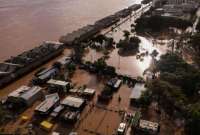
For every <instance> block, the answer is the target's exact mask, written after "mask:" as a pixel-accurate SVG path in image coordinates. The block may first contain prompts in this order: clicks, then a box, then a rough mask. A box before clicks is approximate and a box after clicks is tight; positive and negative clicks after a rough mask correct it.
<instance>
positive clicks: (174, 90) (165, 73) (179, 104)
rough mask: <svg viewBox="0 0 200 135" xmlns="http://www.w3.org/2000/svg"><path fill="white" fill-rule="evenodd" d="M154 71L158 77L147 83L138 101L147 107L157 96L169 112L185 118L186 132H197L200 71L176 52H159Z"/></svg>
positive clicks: (199, 131) (198, 130) (198, 124)
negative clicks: (145, 89) (157, 73)
mask: <svg viewBox="0 0 200 135" xmlns="http://www.w3.org/2000/svg"><path fill="white" fill-rule="evenodd" d="M156 71H157V72H159V73H160V75H159V78H157V79H154V80H152V81H150V82H148V83H147V92H145V93H143V95H142V96H141V98H140V99H139V101H140V103H141V104H142V105H143V107H147V106H148V105H149V104H150V102H151V101H152V100H156V101H157V102H158V103H159V104H160V105H161V106H162V107H163V108H164V109H165V111H166V112H167V113H168V114H170V115H171V116H175V115H176V116H175V117H177V116H178V117H181V118H184V119H185V120H186V125H185V127H186V132H187V134H190V135H196V134H200V100H199V90H200V72H199V71H198V70H197V69H196V68H194V67H193V66H191V65H189V64H187V63H186V62H185V61H184V60H183V59H182V58H181V57H180V56H179V55H177V54H175V53H167V54H165V55H162V56H161V58H160V60H159V61H158V62H157V64H156Z"/></svg>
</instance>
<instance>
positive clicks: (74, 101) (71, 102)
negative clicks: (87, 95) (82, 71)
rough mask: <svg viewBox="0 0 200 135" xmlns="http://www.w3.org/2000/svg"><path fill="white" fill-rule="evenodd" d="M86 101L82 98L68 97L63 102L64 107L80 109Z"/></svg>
mask: <svg viewBox="0 0 200 135" xmlns="http://www.w3.org/2000/svg"><path fill="white" fill-rule="evenodd" d="M84 102H85V100H84V99H82V98H77V97H72V96H67V97H66V98H65V99H64V100H63V101H62V103H61V104H62V105H67V106H69V107H74V108H80V107H81V106H82V105H83V104H84Z"/></svg>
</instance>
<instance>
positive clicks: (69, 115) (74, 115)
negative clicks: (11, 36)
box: [61, 110, 80, 123]
mask: <svg viewBox="0 0 200 135" xmlns="http://www.w3.org/2000/svg"><path fill="white" fill-rule="evenodd" d="M61 118H62V120H64V121H67V122H72V123H73V122H76V121H77V120H78V119H79V118H80V112H79V111H70V110H67V111H65V112H64V113H63V114H62V116H61Z"/></svg>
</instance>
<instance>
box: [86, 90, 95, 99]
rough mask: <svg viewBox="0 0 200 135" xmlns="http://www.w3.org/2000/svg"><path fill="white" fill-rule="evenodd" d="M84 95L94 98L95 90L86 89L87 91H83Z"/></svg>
mask: <svg viewBox="0 0 200 135" xmlns="http://www.w3.org/2000/svg"><path fill="white" fill-rule="evenodd" d="M83 95H84V96H89V97H92V96H94V95H95V89H89V88H85V89H84V90H83Z"/></svg>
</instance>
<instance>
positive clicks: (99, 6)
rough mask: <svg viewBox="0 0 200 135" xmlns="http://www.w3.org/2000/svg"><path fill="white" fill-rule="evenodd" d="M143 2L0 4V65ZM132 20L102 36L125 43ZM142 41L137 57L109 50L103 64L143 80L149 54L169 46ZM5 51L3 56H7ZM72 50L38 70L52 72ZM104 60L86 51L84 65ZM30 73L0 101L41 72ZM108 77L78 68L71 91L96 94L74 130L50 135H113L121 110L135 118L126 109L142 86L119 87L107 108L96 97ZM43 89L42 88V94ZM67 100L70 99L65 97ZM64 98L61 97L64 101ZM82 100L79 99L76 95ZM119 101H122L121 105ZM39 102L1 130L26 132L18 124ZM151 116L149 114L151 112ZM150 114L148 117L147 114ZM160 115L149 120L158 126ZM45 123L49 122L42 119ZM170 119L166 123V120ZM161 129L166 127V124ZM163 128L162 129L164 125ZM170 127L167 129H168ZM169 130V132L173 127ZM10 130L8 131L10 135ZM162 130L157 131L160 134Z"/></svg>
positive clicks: (61, 127)
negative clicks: (72, 134)
mask: <svg viewBox="0 0 200 135" xmlns="http://www.w3.org/2000/svg"><path fill="white" fill-rule="evenodd" d="M140 2H141V0H109V1H106V0H101V1H100V0H35V1H31V0H15V1H14V2H13V1H12V0H7V1H4V0H0V18H1V21H0V32H1V33H3V34H2V35H1V36H0V41H1V47H2V49H1V50H0V51H1V52H0V54H1V55H0V60H4V59H6V58H8V57H10V56H11V55H13V56H14V55H17V54H19V53H21V52H22V51H25V50H29V49H31V48H33V47H35V46H36V45H38V43H40V42H42V41H44V40H58V38H59V36H61V35H63V34H66V33H68V32H71V31H73V30H76V29H78V28H80V27H82V26H84V25H87V24H92V23H94V22H95V21H97V20H98V19H100V18H103V17H105V16H107V15H110V14H112V13H114V12H116V11H118V10H121V9H123V8H124V7H127V6H130V5H132V4H133V3H140ZM133 22H134V20H132V19H130V20H128V21H126V22H125V23H123V24H122V25H120V26H119V27H117V28H115V30H114V31H110V32H109V33H107V34H106V36H108V37H113V39H114V41H115V42H116V43H117V42H118V41H119V40H120V39H123V38H124V37H123V31H124V30H130V29H131V24H132V23H133ZM138 37H139V39H140V40H141V43H140V47H139V53H137V54H136V55H131V56H120V55H119V54H118V49H117V48H115V49H113V50H111V51H110V53H109V55H108V56H109V58H108V59H107V61H106V62H107V63H108V65H111V66H114V67H115V68H116V71H117V73H119V74H123V75H128V76H131V77H138V76H143V74H144V71H145V70H146V69H147V68H149V66H150V65H151V63H152V56H151V55H150V54H151V53H152V52H153V51H154V50H156V51H157V52H158V56H157V57H156V58H158V59H159V56H160V55H162V54H164V53H166V51H167V50H168V48H167V46H166V44H167V42H166V43H165V42H164V43H163V41H164V40H163V41H161V42H154V41H153V40H152V39H151V38H146V37H142V36H138ZM5 50H6V51H5ZM71 51H72V50H71V49H65V51H64V52H63V54H62V55H61V56H58V57H57V58H54V59H52V60H51V61H50V62H48V63H46V64H44V65H43V66H42V67H50V66H52V64H53V63H54V62H55V61H56V60H58V59H59V58H61V57H63V56H69V54H70V53H71ZM147 52H148V54H147V55H144V56H142V57H141V58H137V55H142V54H145V53H147ZM102 56H104V54H103V53H102V52H96V51H95V50H94V49H90V48H87V50H86V52H85V56H84V60H87V61H91V62H94V61H95V60H97V59H98V58H101V57H102ZM40 68H41V67H39V68H37V69H36V70H34V71H32V72H31V73H29V74H27V75H26V76H24V77H22V78H20V79H18V80H17V81H15V82H13V83H11V84H10V85H8V86H7V87H5V88H3V89H1V91H0V96H1V97H5V96H7V95H8V94H9V93H10V92H11V91H13V90H15V89H17V88H18V87H20V86H21V85H28V84H29V82H30V80H31V79H32V78H33V76H34V73H35V72H36V71H37V70H38V69H40ZM107 81H108V78H106V77H105V78H104V77H102V76H100V75H96V74H91V73H89V72H87V71H85V70H82V69H78V68H76V70H75V73H74V74H73V76H72V78H71V82H72V84H73V85H74V86H75V88H79V87H81V86H86V87H87V88H92V89H95V90H96V94H95V96H94V97H93V99H91V101H89V100H87V105H86V107H85V108H84V109H83V111H82V112H81V116H80V119H79V120H78V122H76V123H75V124H74V125H73V124H69V123H65V124H63V123H60V122H58V121H56V122H55V121H52V123H53V124H54V127H53V129H52V131H57V132H60V133H61V134H68V133H69V132H71V131H76V132H78V133H79V134H80V135H90V134H91V135H92V134H94V133H96V134H97V133H98V134H104V135H111V134H116V130H117V128H118V126H119V123H120V122H122V115H121V114H120V111H121V110H124V111H125V112H128V113H133V112H134V111H136V110H138V109H137V108H135V107H133V106H130V98H129V97H130V95H131V93H132V92H133V91H135V95H140V93H141V92H142V91H143V90H144V85H140V84H136V85H135V87H129V86H128V85H127V84H122V85H121V87H120V88H119V89H118V90H117V91H115V92H114V94H113V97H112V99H111V100H110V102H108V104H106V105H105V104H100V103H99V102H98V101H97V99H98V95H99V94H100V92H101V91H102V90H103V89H104V87H105V84H106V82H107ZM46 90H47V89H44V91H45V92H47V91H46ZM66 95H69V93H67V94H66ZM66 95H65V96H66ZM76 96H80V95H78V94H77V95H76ZM119 98H120V101H119ZM39 103H41V101H38V102H36V103H35V104H34V105H33V106H31V107H30V108H28V109H27V110H25V111H24V112H23V113H22V114H20V116H19V118H17V119H16V120H13V121H11V122H10V123H9V124H8V125H6V126H5V131H6V132H8V133H11V132H14V131H15V130H17V128H26V127H27V124H28V123H29V122H27V123H24V124H20V122H21V116H23V115H25V116H28V118H30V119H31V118H33V115H34V109H35V107H36V106H37V105H38V104H39ZM150 113H151V112H150ZM150 113H149V114H150ZM157 118H158V116H154V115H153V116H152V119H153V120H154V119H155V121H156V122H159V119H157ZM45 119H47V118H45ZM167 120H168V119H167ZM163 125H164V127H166V128H169V127H168V125H167V124H163ZM163 125H162V126H163ZM172 125H173V124H171V125H170V126H171V127H173V126H172ZM171 127H170V128H171ZM11 128H12V130H10V129H11ZM37 130H38V131H36V132H38V134H44V135H45V134H50V132H45V131H44V130H42V129H41V128H38V129H37ZM163 130H164V129H161V132H162V133H163Z"/></svg>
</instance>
